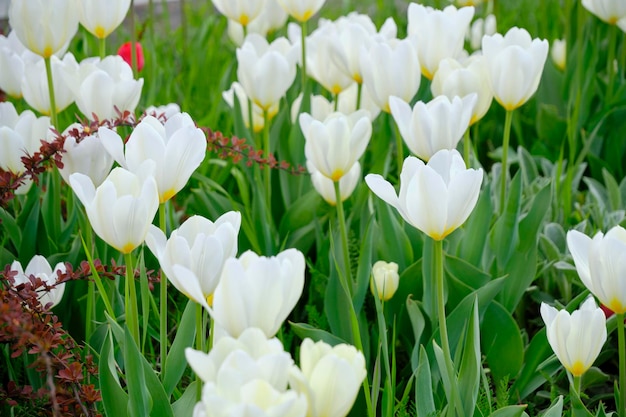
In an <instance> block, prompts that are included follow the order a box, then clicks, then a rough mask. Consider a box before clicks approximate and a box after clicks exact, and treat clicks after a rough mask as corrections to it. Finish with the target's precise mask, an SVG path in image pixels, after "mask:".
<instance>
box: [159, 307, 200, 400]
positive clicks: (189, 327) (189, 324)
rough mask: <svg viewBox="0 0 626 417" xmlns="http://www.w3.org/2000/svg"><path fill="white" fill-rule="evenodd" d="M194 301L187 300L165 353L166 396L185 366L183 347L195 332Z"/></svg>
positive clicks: (185, 346) (190, 344)
mask: <svg viewBox="0 0 626 417" xmlns="http://www.w3.org/2000/svg"><path fill="white" fill-rule="evenodd" d="M195 312H196V303H194V302H193V301H191V300H189V301H188V302H187V306H186V307H185V311H184V312H183V315H182V317H181V319H180V321H179V322H178V330H177V331H176V336H175V337H174V342H173V343H172V347H171V348H170V351H169V353H168V354H167V359H166V360H165V369H164V372H165V376H164V378H163V388H164V389H165V393H166V394H167V396H168V397H169V396H171V395H172V393H173V392H174V389H175V388H176V385H178V383H179V382H180V379H181V377H182V376H183V373H184V372H185V369H186V368H187V360H186V359H185V349H186V348H188V347H191V346H192V345H193V341H194V337H195V334H196V326H195V324H196V319H195Z"/></svg>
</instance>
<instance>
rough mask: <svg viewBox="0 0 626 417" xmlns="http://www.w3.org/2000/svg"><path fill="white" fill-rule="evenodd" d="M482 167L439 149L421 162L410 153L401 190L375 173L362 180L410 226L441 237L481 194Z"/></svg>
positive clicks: (457, 224)
mask: <svg viewBox="0 0 626 417" xmlns="http://www.w3.org/2000/svg"><path fill="white" fill-rule="evenodd" d="M482 180H483V170H482V169H478V170H475V169H466V167H465V163H464V162H463V158H462V157H461V155H460V154H459V152H458V151H457V150H456V149H455V150H451V151H450V150H447V149H444V150H441V151H439V152H437V153H436V154H435V155H434V156H433V157H432V158H431V159H430V160H429V161H428V164H424V162H422V161H421V160H419V159H417V158H415V157H413V156H409V157H408V158H406V159H405V160H404V165H403V166H402V172H401V173H400V192H399V194H396V191H395V190H394V188H393V185H391V184H390V183H389V182H387V181H385V179H383V177H382V176H380V175H378V174H368V175H367V176H366V177H365V182H366V183H367V185H368V186H369V187H370V189H371V190H372V192H373V193H374V194H376V195H377V196H378V197H380V198H381V199H382V200H384V201H385V202H386V203H387V204H389V205H391V206H392V207H395V208H396V209H397V210H398V212H399V213H400V215H401V216H402V218H403V219H404V220H406V221H407V223H409V224H410V225H411V226H413V227H415V228H417V229H419V230H421V231H422V232H424V233H425V234H427V235H428V236H430V237H431V238H433V239H434V240H442V239H444V238H445V237H446V236H448V235H449V234H450V233H452V232H453V231H455V230H456V229H457V228H458V227H460V226H461V225H462V224H463V223H464V222H465V221H466V220H467V218H468V217H469V215H470V214H471V212H472V210H473V209H474V206H476V202H477V201H478V195H479V194H480V185H481V183H482Z"/></svg>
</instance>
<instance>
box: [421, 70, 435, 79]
mask: <svg viewBox="0 0 626 417" xmlns="http://www.w3.org/2000/svg"><path fill="white" fill-rule="evenodd" d="M422 74H424V77H426V78H428V79H429V80H431V81H432V79H433V75H434V74H433V73H431V72H430V71H428V69H427V68H426V67H422Z"/></svg>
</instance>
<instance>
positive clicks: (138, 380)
mask: <svg viewBox="0 0 626 417" xmlns="http://www.w3.org/2000/svg"><path fill="white" fill-rule="evenodd" d="M123 351H124V373H125V374H126V384H127V386H128V397H129V402H128V412H129V414H130V416H131V417H145V416H149V415H151V414H150V412H151V410H152V406H153V404H152V396H151V395H150V391H148V388H147V386H146V377H145V375H144V371H143V360H145V359H144V358H143V356H141V353H139V349H138V348H137V345H136V344H135V340H134V339H133V337H132V336H131V334H130V331H129V330H128V327H126V326H124V347H123ZM151 372H152V371H151Z"/></svg>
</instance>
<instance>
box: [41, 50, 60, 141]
mask: <svg viewBox="0 0 626 417" xmlns="http://www.w3.org/2000/svg"><path fill="white" fill-rule="evenodd" d="M43 60H44V63H45V65H46V77H47V79H48V94H49V96H50V120H51V121H52V126H54V128H55V129H57V130H58V131H61V130H60V129H61V128H60V127H59V120H58V119H57V103H56V99H55V97H56V96H55V95H54V82H53V80H52V64H51V62H50V57H47V58H44V59H43Z"/></svg>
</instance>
